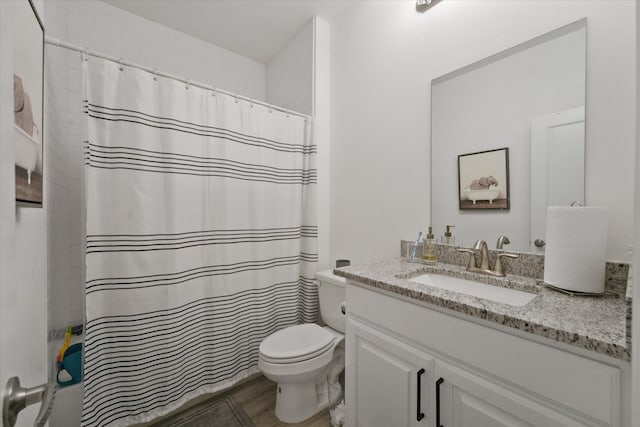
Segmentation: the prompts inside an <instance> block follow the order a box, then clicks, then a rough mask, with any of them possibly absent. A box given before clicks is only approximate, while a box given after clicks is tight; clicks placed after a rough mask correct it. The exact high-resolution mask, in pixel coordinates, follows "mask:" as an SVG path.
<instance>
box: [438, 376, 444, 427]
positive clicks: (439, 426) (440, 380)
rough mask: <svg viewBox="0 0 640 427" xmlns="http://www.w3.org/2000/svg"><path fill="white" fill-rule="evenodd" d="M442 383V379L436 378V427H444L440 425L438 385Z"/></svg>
mask: <svg viewBox="0 0 640 427" xmlns="http://www.w3.org/2000/svg"><path fill="white" fill-rule="evenodd" d="M443 382H444V378H438V381H436V427H444V426H442V425H441V424H440V384H442V383H443Z"/></svg>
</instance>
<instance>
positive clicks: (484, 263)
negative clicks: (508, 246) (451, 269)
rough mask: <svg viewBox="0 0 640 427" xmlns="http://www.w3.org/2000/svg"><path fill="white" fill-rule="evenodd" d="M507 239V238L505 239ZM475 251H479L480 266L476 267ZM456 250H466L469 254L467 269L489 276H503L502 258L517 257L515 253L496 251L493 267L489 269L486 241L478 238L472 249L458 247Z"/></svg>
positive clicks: (504, 274) (504, 272) (504, 273)
mask: <svg viewBox="0 0 640 427" xmlns="http://www.w3.org/2000/svg"><path fill="white" fill-rule="evenodd" d="M507 240H508V239H507ZM475 251H480V267H476V256H475ZM458 252H466V253H468V254H469V264H467V271H470V272H472V273H480V274H488V275H490V276H498V277H504V276H506V275H507V274H506V271H505V269H504V265H503V264H502V258H503V257H506V258H518V255H516V254H508V253H498V254H497V258H496V264H495V268H494V269H493V270H491V269H490V268H489V248H488V247H487V242H485V241H484V240H478V241H477V242H476V244H475V245H473V249H466V248H460V249H458Z"/></svg>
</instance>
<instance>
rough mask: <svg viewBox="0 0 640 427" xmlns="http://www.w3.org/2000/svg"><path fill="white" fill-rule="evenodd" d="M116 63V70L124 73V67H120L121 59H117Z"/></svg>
mask: <svg viewBox="0 0 640 427" xmlns="http://www.w3.org/2000/svg"><path fill="white" fill-rule="evenodd" d="M116 62H117V63H118V70H120V71H124V67H123V66H122V58H118V61H116Z"/></svg>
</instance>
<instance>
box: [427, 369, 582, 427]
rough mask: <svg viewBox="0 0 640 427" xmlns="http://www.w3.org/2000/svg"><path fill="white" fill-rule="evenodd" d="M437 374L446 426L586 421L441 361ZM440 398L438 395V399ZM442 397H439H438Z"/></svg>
mask: <svg viewBox="0 0 640 427" xmlns="http://www.w3.org/2000/svg"><path fill="white" fill-rule="evenodd" d="M434 375H435V378H436V383H435V384H434V386H435V388H436V392H435V393H436V395H439V407H436V409H435V411H436V417H438V413H439V421H440V426H444V427H541V426H544V427H559V426H564V427H568V426H571V427H578V426H584V425H583V424H581V423H579V422H577V421H575V420H573V419H571V418H568V417H567V416H565V415H563V414H561V413H559V412H556V411H554V410H552V409H550V408H547V407H545V406H542V405H540V404H538V403H536V402H534V401H533V400H531V399H529V398H526V397H524V396H521V395H519V394H517V393H516V392H514V391H513V390H509V389H507V388H504V387H502V386H500V385H499V384H496V383H494V382H491V381H488V380H485V379H483V378H480V377H478V376H476V375H473V374H471V373H470V372H467V371H465V370H462V369H460V368H458V367H455V366H452V365H449V364H447V363H445V362H442V361H440V360H437V361H436V362H435V370H434ZM436 399H437V398H436ZM437 400H438V399H437Z"/></svg>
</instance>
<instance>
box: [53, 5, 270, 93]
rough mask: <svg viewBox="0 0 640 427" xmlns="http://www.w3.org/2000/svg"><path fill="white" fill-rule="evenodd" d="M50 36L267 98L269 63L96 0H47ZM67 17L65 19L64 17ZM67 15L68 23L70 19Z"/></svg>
mask: <svg viewBox="0 0 640 427" xmlns="http://www.w3.org/2000/svg"><path fill="white" fill-rule="evenodd" d="M46 5H47V13H49V10H51V9H54V10H55V11H54V12H52V14H53V16H56V17H57V18H58V22H61V23H62V25H57V26H55V27H54V28H52V29H51V31H48V34H49V35H50V36H53V37H56V38H60V39H63V40H64V41H67V42H69V43H73V44H77V45H79V46H82V47H88V48H89V49H91V50H95V51H98V52H102V53H106V54H109V55H113V56H116V57H122V58H123V59H126V60H127V61H131V62H135V63H138V64H141V65H145V66H147V67H152V68H157V69H158V70H162V71H165V72H168V73H171V74H175V75H177V76H181V77H184V78H188V79H190V80H193V81H197V82H201V83H206V84H209V85H212V86H216V87H219V88H221V89H224V90H227V91H230V92H234V93H239V94H241V95H244V96H247V97H250V98H254V99H257V100H262V101H263V100H264V99H265V66H264V64H262V63H259V62H256V61H254V60H252V59H249V58H245V57H243V56H240V55H238V54H236V53H233V52H230V51H228V50H225V49H223V48H220V47H218V46H215V45H212V44H210V43H206V42H204V41H202V40H199V39H196V38H195V37H192V36H189V35H186V34H184V33H181V32H179V31H176V30H173V29H170V28H167V27H165V26H163V25H160V24H157V23H155V22H152V21H149V20H147V19H144V18H140V17H139V16H136V15H134V14H132V13H129V12H126V11H124V10H122V9H118V8H116V7H113V6H110V5H108V4H106V3H103V2H101V1H97V0H82V1H78V0H48V1H47V2H46ZM60 18H64V19H62V20H61V19H60ZM65 21H66V23H65Z"/></svg>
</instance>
